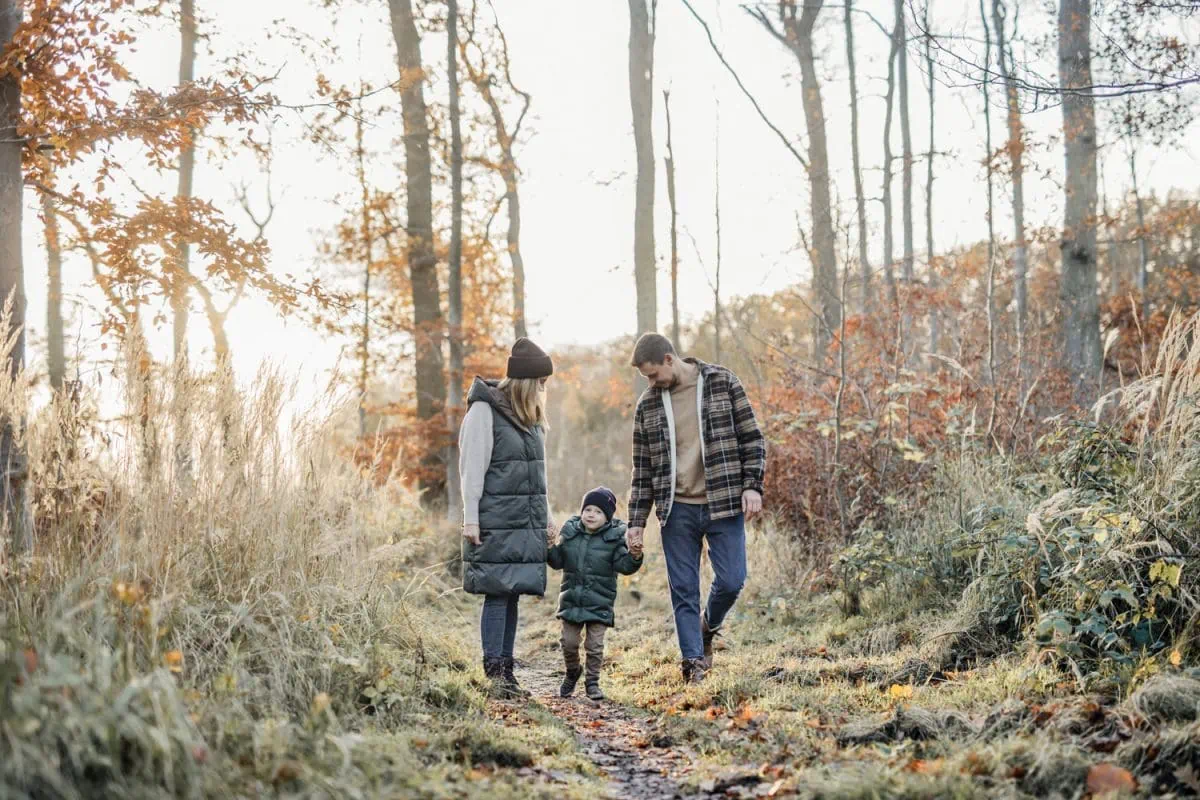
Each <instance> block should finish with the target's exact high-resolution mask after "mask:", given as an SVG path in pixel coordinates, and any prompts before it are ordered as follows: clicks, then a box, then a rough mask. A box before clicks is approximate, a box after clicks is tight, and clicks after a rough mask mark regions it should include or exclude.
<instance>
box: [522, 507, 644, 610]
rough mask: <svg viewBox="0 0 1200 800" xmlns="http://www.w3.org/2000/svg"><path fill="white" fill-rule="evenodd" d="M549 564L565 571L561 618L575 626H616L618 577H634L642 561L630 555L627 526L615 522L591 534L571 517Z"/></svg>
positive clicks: (560, 606)
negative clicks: (626, 541) (589, 623)
mask: <svg viewBox="0 0 1200 800" xmlns="http://www.w3.org/2000/svg"><path fill="white" fill-rule="evenodd" d="M546 563H547V564H549V565H550V566H551V567H552V568H553V569H561V570H563V581H562V590H561V591H560V592H559V594H558V618H559V619H563V620H566V621H567V622H574V623H575V624H577V625H578V624H583V623H586V622H600V623H603V624H605V625H609V626H611V625H612V624H613V604H614V603H615V602H616V600H617V575H618V574H620V575H632V574H633V573H635V572H637V571H638V570H639V569H641V567H642V559H641V558H640V557H638V558H635V557H634V556H632V555H631V554H630V553H629V547H628V546H627V545H626V544H625V523H624V522H622V521H621V520H619V519H615V518H614V519H613V520H612V521H611V522H609V523H608V524H607V525H605V526H604V527H602V528H600V529H599V530H598V531H596V532H595V533H588V532H587V529H585V528H584V527H583V522H582V520H580V519H579V517H578V516H575V517H571V518H570V519H569V520H567V521H566V523H564V524H563V526H562V530H561V531H560V532H559V541H558V544H556V545H554V546H553V547H551V548H550V549H549V551H548V552H547V554H546Z"/></svg>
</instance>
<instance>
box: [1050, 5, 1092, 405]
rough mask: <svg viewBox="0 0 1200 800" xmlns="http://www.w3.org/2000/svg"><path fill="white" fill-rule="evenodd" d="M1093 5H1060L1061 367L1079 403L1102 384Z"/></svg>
mask: <svg viewBox="0 0 1200 800" xmlns="http://www.w3.org/2000/svg"><path fill="white" fill-rule="evenodd" d="M1091 28H1092V9H1091V0H1061V3H1060V5H1059V10H1058V73H1059V81H1060V83H1061V87H1062V89H1063V105H1062V110H1063V141H1064V143H1065V147H1064V149H1065V156H1066V159H1065V160H1066V171H1065V173H1064V174H1065V176H1066V181H1065V190H1066V191H1065V195H1066V197H1065V205H1064V211H1065V213H1064V225H1063V239H1062V304H1063V309H1064V312H1065V313H1064V315H1063V334H1064V342H1063V344H1064V347H1063V366H1064V368H1065V369H1066V370H1068V372H1069V373H1070V375H1071V378H1072V379H1073V380H1074V381H1075V383H1076V386H1077V391H1078V396H1079V397H1080V399H1082V397H1083V396H1084V390H1085V387H1086V386H1087V385H1089V384H1091V383H1093V382H1095V381H1097V380H1098V378H1099V373H1100V367H1101V350H1100V308H1099V299H1098V297H1097V295H1096V219H1095V218H1096V110H1095V103H1094V100H1093V98H1092V95H1091V90H1090V89H1088V88H1077V87H1090V86H1091V85H1092V65H1091Z"/></svg>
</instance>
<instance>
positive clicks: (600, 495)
mask: <svg viewBox="0 0 1200 800" xmlns="http://www.w3.org/2000/svg"><path fill="white" fill-rule="evenodd" d="M588 506H595V507H596V508H598V509H600V510H601V511H603V512H604V516H605V517H606V518H607V519H608V521H609V522H612V518H613V515H614V514H616V513H617V496H616V495H615V494H613V493H612V490H611V489H608V488H606V487H604V486H598V487H596V488H595V489H592V490H591V491H590V492H588V493H587V494H585V495H584V496H583V504H582V505H580V506H579V510H580V511H581V512H582V511H583V510H584V509H585V508H587V507H588Z"/></svg>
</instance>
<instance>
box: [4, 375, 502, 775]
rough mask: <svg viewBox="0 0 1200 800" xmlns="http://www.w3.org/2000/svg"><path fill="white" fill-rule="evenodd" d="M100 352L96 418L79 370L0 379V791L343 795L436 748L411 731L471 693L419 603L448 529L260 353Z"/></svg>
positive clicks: (472, 703)
mask: <svg viewBox="0 0 1200 800" xmlns="http://www.w3.org/2000/svg"><path fill="white" fill-rule="evenodd" d="M122 363H123V366H124V369H123V371H122V374H121V375H120V376H119V378H118V379H117V381H116V382H117V384H118V385H119V386H120V387H121V388H122V390H123V394H122V396H123V400H124V401H123V403H121V404H119V410H118V412H117V413H116V414H115V415H111V416H110V417H108V418H105V417H104V416H103V415H102V413H101V408H102V407H105V406H106V405H109V404H110V403H102V402H101V401H102V400H103V399H104V398H103V397H102V395H100V394H99V392H98V390H97V387H94V386H93V387H76V388H74V389H72V390H71V391H70V392H68V393H66V394H65V395H64V396H63V397H59V398H56V399H55V400H53V401H52V402H50V403H49V404H46V405H43V406H41V407H38V408H33V407H31V404H30V398H31V396H32V391H31V388H30V385H29V381H27V380H25V379H24V378H21V379H19V380H17V381H15V382H13V381H10V382H7V383H5V384H4V385H3V386H2V387H0V414H4V415H7V416H8V418H10V419H25V420H27V424H26V426H25V428H24V431H23V434H22V436H23V444H24V445H25V446H26V447H27V449H28V453H29V459H30V464H31V468H30V469H31V472H30V475H31V478H30V481H29V489H30V491H29V493H28V497H29V500H30V514H31V516H32V519H33V521H34V537H33V541H32V547H31V548H28V549H25V550H24V551H22V552H14V551H13V550H11V549H9V548H7V547H6V548H4V555H3V556H2V557H0V595H2V596H3V601H2V602H0V797H9V796H35V797H37V796H40V797H112V796H118V795H120V796H124V797H143V796H161V795H163V794H167V795H171V796H181V797H182V796H235V795H244V794H250V793H255V792H257V791H261V790H262V789H263V788H264V787H275V788H283V789H290V791H291V792H292V793H294V794H297V795H301V796H303V795H314V796H329V792H330V791H333V790H334V789H335V787H336V791H334V793H335V794H336V795H337V796H354V795H356V794H358V795H360V796H361V795H369V794H371V787H372V786H378V785H382V784H381V783H380V782H383V783H385V784H387V785H389V786H393V787H399V786H403V785H405V783H406V782H409V781H414V780H424V779H426V778H428V777H429V774H433V773H428V774H425V773H427V772H428V770H430V769H433V770H434V772H436V770H437V769H439V768H442V769H450V768H451V765H450V764H449V761H448V760H447V759H449V758H452V757H453V756H452V755H451V756H447V755H445V754H446V753H451V754H452V753H453V750H452V749H451V748H449V747H447V748H442V749H441V750H437V749H432V750H430V751H429V753H426V752H423V751H421V750H420V749H419V748H417V747H415V746H414V745H413V743H412V740H411V736H410V735H409V734H410V733H411V732H413V731H423V733H422V734H421V735H423V736H425V737H426V738H428V737H429V736H430V731H431V730H432V731H434V732H436V731H437V730H442V729H444V730H445V731H448V732H450V731H453V726H454V724H455V719H457V718H460V717H462V718H464V719H466V718H469V717H470V715H471V714H478V712H479V710H480V708H481V700H480V695H479V693H478V692H477V691H476V687H475V686H474V684H473V683H472V677H471V676H472V674H473V673H471V672H470V671H469V670H468V659H467V656H466V653H467V651H466V649H465V646H464V645H463V644H462V643H460V642H459V641H458V640H457V639H454V638H452V637H449V636H447V632H446V627H445V626H444V625H442V626H441V627H439V625H440V624H441V622H442V620H440V619H438V617H439V616H440V615H445V614H456V613H458V612H457V611H456V610H455V606H454V605H453V603H445V604H442V605H438V604H436V603H435V602H433V600H434V599H436V598H437V597H438V596H439V595H440V594H441V593H442V592H443V591H444V590H446V589H449V588H450V587H452V586H453V585H454V580H453V577H452V576H451V575H450V572H449V570H448V567H447V562H448V561H451V560H452V559H453V556H454V553H455V552H456V550H457V537H456V536H451V535H448V534H449V532H447V531H446V530H444V529H431V526H430V523H429V522H428V520H427V518H426V517H425V515H424V514H423V512H422V511H421V509H420V508H419V506H418V504H417V502H416V498H415V497H414V496H412V495H411V494H409V493H407V492H406V491H404V490H403V489H400V488H396V484H391V483H389V484H387V485H386V486H385V487H384V488H375V486H374V482H373V481H372V480H370V479H369V477H370V476H367V475H364V474H361V473H360V472H359V471H358V470H357V469H356V468H355V467H354V466H353V465H352V464H351V463H350V462H349V460H348V459H346V458H343V457H342V453H341V446H340V444H339V439H338V436H337V433H338V431H337V430H336V428H337V425H336V416H335V415H328V414H318V413H315V412H309V413H300V414H298V415H296V416H294V417H289V413H288V410H289V409H290V408H291V407H292V403H291V399H292V396H293V392H294V386H292V385H289V383H288V381H287V380H285V379H284V378H283V377H282V376H281V375H280V374H278V373H277V372H275V371H272V370H269V369H268V370H264V371H263V372H262V373H261V374H260V375H259V377H258V379H257V380H256V381H255V382H254V385H253V389H252V390H250V391H244V390H241V389H239V388H237V387H235V386H234V385H233V382H232V379H231V378H230V376H229V375H228V374H227V373H217V374H216V375H211V374H210V375H175V374H172V373H169V372H163V371H161V370H154V369H150V370H147V369H145V367H146V366H147V362H146V361H145V360H143V359H142V357H141V354H139V353H137V352H130V353H128V354H127V357H126V358H125V359H124V360H123V362H122ZM106 383H107V384H108V386H106V387H104V388H105V389H106V390H107V391H110V392H111V391H112V389H111V384H112V383H113V381H112V379H107V380H106ZM185 414H186V419H185V418H184V416H183V415H185ZM181 434H182V435H181ZM185 436H186V438H185ZM6 544H7V543H6ZM435 622H436V623H437V624H435ZM433 720H442V722H441V723H439V724H440V727H439V725H435V724H432V721H433ZM405 732H409V734H406V733H405ZM372 735H386V736H391V737H392V738H390V739H388V740H387V741H388V744H387V746H386V747H382V746H380V745H379V743H378V741H377V740H376V739H373V738H371V737H372ZM414 735H415V734H414ZM447 735H450V734H449V733H448V734H447ZM430 753H433V755H430ZM439 765H441V766H440V767H439ZM423 776H424V777H423Z"/></svg>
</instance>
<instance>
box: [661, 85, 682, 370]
mask: <svg viewBox="0 0 1200 800" xmlns="http://www.w3.org/2000/svg"><path fill="white" fill-rule="evenodd" d="M663 108H664V109H666V114H667V156H666V158H665V159H664V161H665V162H666V167H667V200H668V201H669V202H670V204H671V341H672V342H674V343H675V346H676V347H681V346H682V345H681V344H680V342H679V228H678V225H679V212H678V209H677V208H676V206H675V151H674V149H672V147H671V93H670V92H669V91H668V90H666V89H663Z"/></svg>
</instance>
